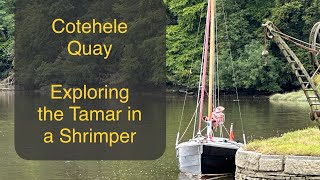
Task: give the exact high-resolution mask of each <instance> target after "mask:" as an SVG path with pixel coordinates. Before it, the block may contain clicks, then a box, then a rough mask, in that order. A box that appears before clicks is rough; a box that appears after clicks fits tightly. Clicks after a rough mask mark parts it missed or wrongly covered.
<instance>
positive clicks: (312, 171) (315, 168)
mask: <svg viewBox="0 0 320 180" xmlns="http://www.w3.org/2000/svg"><path fill="white" fill-rule="evenodd" d="M319 167H320V157H311V156H287V157H286V158H285V166H284V172H285V173H287V174H295V175H309V176H320V168H319Z"/></svg>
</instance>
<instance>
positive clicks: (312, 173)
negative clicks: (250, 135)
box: [236, 127, 320, 179]
mask: <svg viewBox="0 0 320 180" xmlns="http://www.w3.org/2000/svg"><path fill="white" fill-rule="evenodd" d="M319 141H320V136H319V129H318V128H315V127H314V128H306V129H303V130H298V131H294V132H289V133H285V134H283V135H282V136H281V137H277V138H269V139H265V140H255V141H253V142H251V143H249V144H248V145H247V146H246V147H245V148H243V149H240V150H239V151H238V152H237V155H236V166H237V169H236V179H320V169H319V166H320V144H319Z"/></svg>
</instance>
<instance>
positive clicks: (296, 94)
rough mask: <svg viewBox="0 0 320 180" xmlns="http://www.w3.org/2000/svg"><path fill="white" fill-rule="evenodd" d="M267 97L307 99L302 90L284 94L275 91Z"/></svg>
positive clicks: (274, 99) (291, 99) (271, 98)
mask: <svg viewBox="0 0 320 180" xmlns="http://www.w3.org/2000/svg"><path fill="white" fill-rule="evenodd" d="M269 99H270V100H272V101H307V98H306V96H305V94H304V93H303V91H302V90H300V91H295V92H289V93H284V94H280V93H277V94H274V95H271V96H270V98H269Z"/></svg>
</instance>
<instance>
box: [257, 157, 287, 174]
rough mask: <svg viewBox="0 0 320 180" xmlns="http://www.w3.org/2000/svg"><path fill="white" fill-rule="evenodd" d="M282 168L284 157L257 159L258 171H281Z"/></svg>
mask: <svg viewBox="0 0 320 180" xmlns="http://www.w3.org/2000/svg"><path fill="white" fill-rule="evenodd" d="M283 166H284V156H281V155H261V157H260V159H259V171H269V172H277V171H283Z"/></svg>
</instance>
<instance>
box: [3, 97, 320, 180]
mask: <svg viewBox="0 0 320 180" xmlns="http://www.w3.org/2000/svg"><path fill="white" fill-rule="evenodd" d="M13 98H14V95H13V94H12V93H4V92H0V179H1V180H2V179H4V180H7V179H8V180H11V179H14V180H15V179H26V180H29V179H40V180H43V179H158V180H160V179H178V176H179V171H178V169H177V165H176V159H175V150H174V144H175V139H176V133H177V130H178V125H179V120H180V115H181V109H182V104H183V97H182V96H171V95H170V96H168V97H167V147H166V152H165V153H164V155H163V156H162V157H161V158H160V159H158V160H155V161H72V162H70V161H26V160H23V159H20V158H19V157H18V156H17V155H16V153H15V150H14V132H13V128H14V119H13V118H14V117H13V114H14V113H13V110H14V105H13V102H14V99H13ZM240 104H241V110H242V114H243V121H244V124H245V127H244V128H245V132H246V136H247V138H248V139H247V140H252V139H256V138H262V137H270V136H279V135H280V134H282V133H284V132H288V131H290V130H296V129H302V128H304V127H307V126H312V125H314V124H313V123H312V122H311V121H310V120H309V119H308V118H309V115H308V112H309V110H308V105H307V103H302V102H282V103H279V102H269V101H267V100H265V99H253V98H251V99H246V98H241V101H240ZM221 105H223V106H225V107H226V118H227V120H226V121H227V122H226V126H227V127H229V124H230V123H231V122H232V123H234V125H235V136H236V139H237V137H238V139H241V138H240V137H241V134H242V132H241V124H240V118H239V113H238V107H237V102H234V101H233V99H232V98H223V99H222V102H221ZM194 108H195V99H194V98H193V97H189V98H188V99H187V103H186V112H185V117H186V118H185V120H184V121H183V125H182V129H183V130H184V129H185V127H186V126H187V124H188V122H189V119H190V118H191V116H192V114H193V111H194ZM191 134H192V132H190V133H187V135H191ZM187 138H190V136H189V137H186V139H187ZM228 179H232V178H228Z"/></svg>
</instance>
